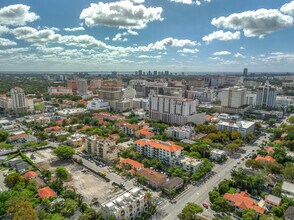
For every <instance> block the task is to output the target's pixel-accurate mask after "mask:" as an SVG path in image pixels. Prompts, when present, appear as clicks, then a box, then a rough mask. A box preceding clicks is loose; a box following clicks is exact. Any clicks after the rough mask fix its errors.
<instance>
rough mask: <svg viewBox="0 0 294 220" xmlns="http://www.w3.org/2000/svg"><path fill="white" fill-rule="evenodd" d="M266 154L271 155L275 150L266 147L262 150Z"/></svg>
mask: <svg viewBox="0 0 294 220" xmlns="http://www.w3.org/2000/svg"><path fill="white" fill-rule="evenodd" d="M264 150H265V151H266V152H267V153H269V154H271V153H274V152H275V149H274V148H273V147H267V148H265V149H264Z"/></svg>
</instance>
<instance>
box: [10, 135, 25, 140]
mask: <svg viewBox="0 0 294 220" xmlns="http://www.w3.org/2000/svg"><path fill="white" fill-rule="evenodd" d="M27 136H29V135H28V134H17V135H11V136H9V137H8V138H7V139H8V140H11V139H18V138H21V137H27Z"/></svg>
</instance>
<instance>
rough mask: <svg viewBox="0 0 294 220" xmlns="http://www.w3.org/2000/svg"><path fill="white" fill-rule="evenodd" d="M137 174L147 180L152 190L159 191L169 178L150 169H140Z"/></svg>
mask: <svg viewBox="0 0 294 220" xmlns="http://www.w3.org/2000/svg"><path fill="white" fill-rule="evenodd" d="M137 174H138V175H139V176H142V177H144V178H145V180H146V183H147V184H148V185H150V186H151V187H152V188H155V189H158V188H159V187H160V186H162V185H163V184H164V183H165V182H166V181H167V177H166V176H165V175H164V174H161V173H159V172H156V171H155V170H151V169H149V168H143V169H140V170H139V171H138V172H137Z"/></svg>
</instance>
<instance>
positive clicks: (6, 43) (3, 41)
mask: <svg viewBox="0 0 294 220" xmlns="http://www.w3.org/2000/svg"><path fill="white" fill-rule="evenodd" d="M16 45H17V43H16V42H14V41H11V40H9V39H6V38H2V37H0V46H16Z"/></svg>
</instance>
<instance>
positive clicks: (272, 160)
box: [255, 156, 276, 163]
mask: <svg viewBox="0 0 294 220" xmlns="http://www.w3.org/2000/svg"><path fill="white" fill-rule="evenodd" d="M255 160H257V161H264V162H268V163H273V162H275V161H276V159H275V158H273V157H272V156H265V157H262V156H257V157H256V158H255Z"/></svg>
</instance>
